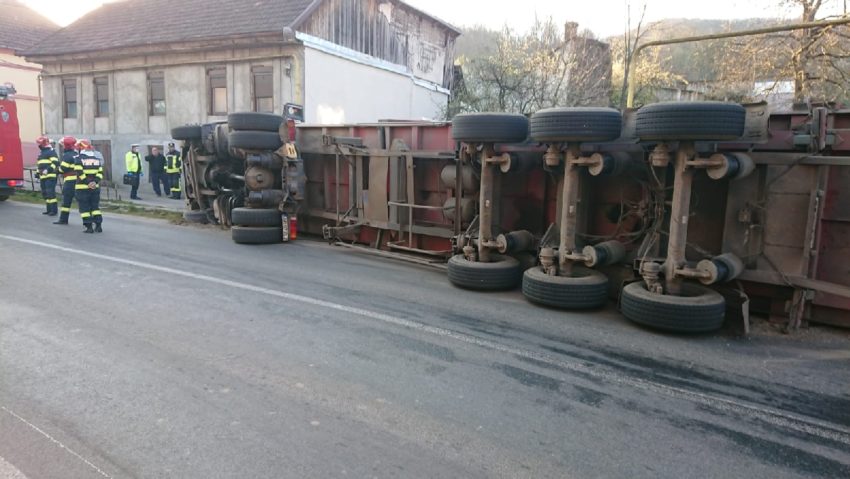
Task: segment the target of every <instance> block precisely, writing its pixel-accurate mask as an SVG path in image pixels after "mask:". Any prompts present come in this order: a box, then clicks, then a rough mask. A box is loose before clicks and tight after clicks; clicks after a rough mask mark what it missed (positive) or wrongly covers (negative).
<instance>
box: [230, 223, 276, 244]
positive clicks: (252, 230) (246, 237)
mask: <svg viewBox="0 0 850 479" xmlns="http://www.w3.org/2000/svg"><path fill="white" fill-rule="evenodd" d="M230 236H231V238H233V242H234V243H239V244H273V243H280V242H282V241H283V231H282V229H281V227H280V226H234V227H232V228H230Z"/></svg>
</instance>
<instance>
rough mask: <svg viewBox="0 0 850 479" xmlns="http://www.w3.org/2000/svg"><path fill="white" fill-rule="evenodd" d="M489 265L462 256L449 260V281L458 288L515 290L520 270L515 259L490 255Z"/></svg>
mask: <svg viewBox="0 0 850 479" xmlns="http://www.w3.org/2000/svg"><path fill="white" fill-rule="evenodd" d="M491 259H492V261H491V262H490V263H479V262H473V261H467V259H466V258H464V257H463V255H462V254H459V255H455V256H452V257H451V258H449V264H448V266H449V281H450V282H451V283H452V284H453V285H455V286H458V287H460V288H465V289H474V290H478V291H504V290H508V289H514V288H516V286H517V284H519V281H520V273H521V272H522V270H521V269H520V266H519V261H517V260H516V258H512V257H510V256H503V255H499V254H496V255H491Z"/></svg>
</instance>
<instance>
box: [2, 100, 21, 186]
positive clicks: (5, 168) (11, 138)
mask: <svg viewBox="0 0 850 479" xmlns="http://www.w3.org/2000/svg"><path fill="white" fill-rule="evenodd" d="M14 94H15V88H14V87H13V86H11V85H9V84H6V85H0V201H5V200H7V199H8V198H9V196H11V195H12V194H14V192H15V189H16V188H17V187H19V186H22V185H23V184H24V159H23V152H22V150H21V136H20V128H19V126H18V110H17V107H16V105H15V100H14V99H13V95H14Z"/></svg>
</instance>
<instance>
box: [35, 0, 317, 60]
mask: <svg viewBox="0 0 850 479" xmlns="http://www.w3.org/2000/svg"><path fill="white" fill-rule="evenodd" d="M313 1H314V0H124V1H118V2H113V3H106V4H104V5H103V6H101V7H100V8H97V9H95V10H93V11H91V12H89V13H88V14H86V15H85V16H83V17H82V18H80V19H79V20H77V21H76V22H74V23H72V24H70V25H68V26H67V27H65V28H63V29H62V30H59V31H58V32H56V33H55V34H54V35H52V36H51V37H49V38H47V39H46V40H44V41H43V42H41V43H39V44H37V45H35V46H34V47H33V48H32V49H30V50H29V51H27V52H26V55H27V56H38V55H61V54H67V53H82V52H92V51H99V50H106V49H110V48H120V47H135V46H145V45H155V44H163V43H171V42H183V41H191V40H203V39H208V38H221V37H230V36H239V35H250V34H256V33H272V32H281V31H282V30H283V27H286V26H291V25H292V23H293V22H294V21H295V20H296V19H297V18H298V17H299V16H300V15H301V14H302V13H303V12H304V11H305V10H306V9H307V7H309V6H310V5H311V4H312V3H313Z"/></svg>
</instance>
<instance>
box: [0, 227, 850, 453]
mask: <svg viewBox="0 0 850 479" xmlns="http://www.w3.org/2000/svg"><path fill="white" fill-rule="evenodd" d="M0 239H6V240H9V241H15V242H18V243H24V244H29V245H33V246H39V247H42V248H47V249H52V250H57V251H62V252H66V253H73V254H74V255H75V257H78V256H80V255H82V256H87V257H90V258H95V259H100V260H103V261H109V262H112V263H118V264H123V265H127V266H133V267H136V268H140V269H146V270H151V271H158V272H161V273H167V274H169V275H177V276H183V277H186V278H191V279H195V280H200V281H205V282H208V283H213V284H218V285H222V286H227V287H230V288H236V289H241V290H243V291H250V292H253V293H259V294H265V295H269V296H274V297H277V298H281V299H286V300H289V301H295V302H299V303H303V304H308V305H311V306H317V307H320V308H325V309H330V310H333V311H340V312H344V313H349V314H354V315H358V316H362V317H366V318H370V319H374V320H377V321H381V322H384V323H387V324H392V325H394V326H400V327H403V328H407V329H411V330H414V331H419V332H422V333H426V334H430V335H434V336H440V337H443V338H449V339H453V340H455V341H458V342H462V343H466V344H471V345H474V346H478V347H481V348H484V349H489V350H492V351H498V352H502V353H506V354H510V355H513V356H516V357H520V358H525V359H530V360H533V361H539V362H541V363H544V364H548V365H550V366H555V367H557V368H561V369H565V370H568V371H573V372H578V373H581V374H586V375H589V376H592V377H595V378H599V379H603V380H606V381H609V382H613V383H617V384H622V385H625V386H629V387H633V388H637V389H641V390H644V391H650V392H653V393H656V394H662V395H665V396H668V397H672V398H676V399H682V400H686V401H690V402H693V403H696V404H700V405H703V406H707V407H710V408H713V409H715V410H719V411H723V412H726V413H734V414H740V415H744V416H748V417H751V418H756V419H759V420H762V421H764V422H767V423H769V424H772V425H774V426H778V427H783V428H787V429H791V430H794V431H798V432H802V433H805V434H810V435H813V436H817V437H821V438H824V439H828V440H831V441H836V442H840V443H842V444H846V445H850V428H847V427H844V426H842V425H839V424H832V423H828V422H826V421H822V420H819V419H815V418H811V417H806V416H801V415H797V414H794V413H789V412H786V411H782V410H778V409H774V408H770V407H765V406H761V405H758V404H752V403H748V402H745V401H740V400H735V399H730V398H724V397H721V396H716V395H712V394H704V393H701V392H697V391H692V390H688V389H685V388H680V387H676V386H670V385H667V384H663V383H660V382H655V381H650V380H645V379H640V378H635V377H631V376H626V375H623V374H620V373H617V372H615V371H612V370H609V369H606V368H605V367H603V366H599V365H588V364H585V363H582V362H578V361H566V360H563V359H560V358H557V357H554V356H550V355H548V354H544V353H538V352H534V351H528V350H524V349H519V348H514V347H511V346H507V345H504V344H501V343H497V342H495V341H490V340H487V339H481V338H478V337H475V336H472V335H469V334H464V333H459V332H456V331H452V330H449V329H444V328H440V327H436V326H430V325H427V324H424V323H420V322H417V321H414V320H410V319H404V318H399V317H396V316H390V315H388V314H384V313H379V312H377V311H370V310H367V309H362V308H357V307H353V306H346V305H344V304H339V303H334V302H331V301H326V300H323V299H318V298H311V297H309V296H302V295H300V294H294V293H287V292H284V291H279V290H274V289H269V288H263V287H260V286H254V285H251V284H246V283H241V282H238V281H232V280H229V279H224V278H217V277H214V276H208V275H204V274H197V273H192V272H189V271H181V270H178V269H173V268H169V267H167V266H158V265H155V264H149V263H142V262H140V261H133V260H129V259H124V258H118V257H114V256H108V255H104V254H99V253H92V252H89V251H84V250H80V249H75V248H67V247H65V246H59V245H55V244H51V243H45V242H43V241H35V240H30V239H26V238H20V237H17V236H9V235H4V234H0Z"/></svg>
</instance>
